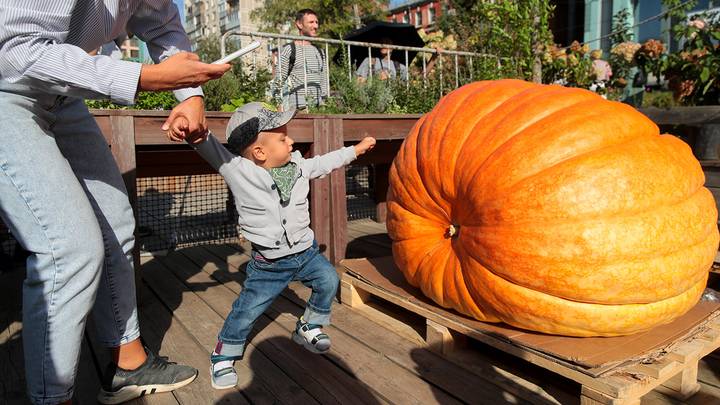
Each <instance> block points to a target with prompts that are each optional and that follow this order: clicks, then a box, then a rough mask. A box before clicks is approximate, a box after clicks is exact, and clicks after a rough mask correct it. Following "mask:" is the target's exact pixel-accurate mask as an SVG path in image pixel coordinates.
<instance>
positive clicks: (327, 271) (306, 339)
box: [292, 243, 339, 353]
mask: <svg viewBox="0 0 720 405" xmlns="http://www.w3.org/2000/svg"><path fill="white" fill-rule="evenodd" d="M300 260H301V263H302V267H301V270H300V271H299V272H298V273H297V275H296V276H295V279H296V280H300V281H301V282H302V283H303V284H304V285H306V286H307V287H310V288H311V289H312V293H311V294H310V299H308V302H307V306H306V307H305V313H304V314H303V316H302V317H301V318H300V319H299V320H298V322H297V325H296V328H295V332H293V335H292V338H293V340H294V341H295V342H296V343H298V344H302V345H303V346H304V347H305V348H306V349H308V350H310V351H311V352H313V353H325V352H327V351H328V350H330V345H331V342H330V337H329V336H328V335H327V334H325V333H323V331H322V326H324V325H329V324H330V310H331V307H332V302H333V300H334V299H335V294H336V293H337V289H338V285H339V278H338V276H337V272H336V270H335V266H333V265H332V264H330V262H329V261H328V260H327V259H326V258H325V256H323V255H322V254H321V253H320V251H319V249H318V247H317V243H313V246H312V247H311V248H310V249H308V250H307V251H306V252H305V253H304V254H303V255H302V256H301V258H300Z"/></svg>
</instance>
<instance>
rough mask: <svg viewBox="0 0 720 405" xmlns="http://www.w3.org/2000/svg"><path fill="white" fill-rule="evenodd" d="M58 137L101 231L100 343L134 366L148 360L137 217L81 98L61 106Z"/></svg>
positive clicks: (124, 363) (97, 308) (97, 313)
mask: <svg viewBox="0 0 720 405" xmlns="http://www.w3.org/2000/svg"><path fill="white" fill-rule="evenodd" d="M57 112H58V117H59V118H58V120H57V122H56V123H55V125H54V126H53V132H54V133H55V140H56V142H57V145H58V148H59V149H60V151H61V152H62V154H63V156H65V158H66V159H67V160H68V162H69V163H70V167H72V170H73V172H74V173H75V176H76V177H77V179H78V180H79V181H80V184H81V186H82V187H83V190H84V192H85V194H86V195H87V197H88V199H89V201H90V204H91V205H92V208H93V210H94V213H95V216H96V217H97V220H98V223H99V224H100V229H101V231H102V241H103V246H104V254H105V261H104V266H103V271H102V276H101V279H100V287H99V289H98V294H97V300H96V302H95V306H94V308H93V318H94V320H95V325H96V328H97V334H98V339H99V341H100V342H99V343H100V344H101V345H103V346H105V347H108V348H111V349H113V357H114V358H115V360H116V362H117V363H118V366H120V367H122V368H125V369H134V368H137V367H138V366H140V365H141V364H142V363H143V362H144V361H145V358H146V356H145V351H144V350H143V347H142V344H140V341H139V339H138V338H139V337H140V329H139V326H138V319H137V305H136V297H135V274H134V270H133V257H132V250H133V246H134V244H135V237H134V234H133V232H134V230H135V217H134V216H133V211H132V207H131V206H130V201H129V199H128V193H127V190H126V188H125V183H124V182H123V179H122V176H121V174H120V171H119V170H118V168H117V164H116V163H115V161H114V159H113V156H112V154H111V152H110V148H109V146H108V143H107V141H106V140H105V138H104V137H103V135H102V133H101V131H100V128H99V127H98V126H97V123H96V121H95V119H94V118H93V116H92V115H90V113H89V112H88V110H87V107H85V104H84V103H83V102H82V101H81V100H79V99H67V100H66V101H65V103H64V104H63V105H62V106H60V107H59V108H58V111H57Z"/></svg>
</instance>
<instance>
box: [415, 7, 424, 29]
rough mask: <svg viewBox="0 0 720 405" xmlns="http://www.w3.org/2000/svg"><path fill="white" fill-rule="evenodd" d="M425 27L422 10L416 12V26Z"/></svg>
mask: <svg viewBox="0 0 720 405" xmlns="http://www.w3.org/2000/svg"><path fill="white" fill-rule="evenodd" d="M422 25H423V23H422V10H421V9H417V10H415V26H416V27H421V26H422Z"/></svg>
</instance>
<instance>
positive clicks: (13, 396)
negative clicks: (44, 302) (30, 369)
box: [0, 270, 29, 405]
mask: <svg viewBox="0 0 720 405" xmlns="http://www.w3.org/2000/svg"><path fill="white" fill-rule="evenodd" d="M24 273H25V272H24V271H18V270H11V271H9V272H3V273H0V297H1V299H0V399H2V400H4V401H5V402H6V403H7V404H12V405H15V404H18V405H19V404H27V403H29V401H28V398H27V395H26V392H25V390H26V388H25V387H26V382H25V363H24V359H23V345H22V308H21V306H22V298H21V291H22V282H23V279H24Z"/></svg>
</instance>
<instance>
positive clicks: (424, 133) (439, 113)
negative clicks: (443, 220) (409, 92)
mask: <svg viewBox="0 0 720 405" xmlns="http://www.w3.org/2000/svg"><path fill="white" fill-rule="evenodd" d="M520 83H524V82H520ZM497 87H498V86H497V84H496V83H494V82H489V81H484V82H476V83H471V84H468V85H466V86H463V87H461V88H460V89H458V90H460V91H458V92H457V93H455V92H452V93H449V94H448V95H446V96H445V97H443V99H446V100H445V102H444V103H442V104H441V103H438V106H439V108H437V109H434V110H433V111H431V112H430V113H428V114H427V116H428V119H427V120H426V121H425V122H424V123H423V125H422V126H421V127H420V128H419V129H418V135H417V138H416V141H415V143H416V145H417V146H416V156H415V159H416V163H415V167H414V169H415V172H416V173H417V175H418V177H419V178H420V179H421V180H422V184H423V185H427V184H428V183H431V181H430V180H432V179H428V178H427V177H426V176H429V177H432V178H435V177H437V176H436V173H435V170H432V169H437V168H439V167H438V166H435V167H428V168H426V169H425V170H420V164H422V163H424V162H427V160H426V159H423V158H422V156H420V155H421V153H422V152H421V150H422V149H423V148H421V147H420V146H421V145H423V144H424V143H430V142H432V138H434V137H433V136H432V134H433V133H434V130H435V129H436V126H439V127H441V128H439V129H442V130H444V129H446V128H447V127H448V126H449V125H450V123H451V122H452V119H453V117H454V116H455V115H456V114H457V112H458V111H460V110H462V109H463V106H464V104H465V103H466V102H467V100H468V99H470V98H473V97H475V96H477V95H478V94H481V93H482V92H483V91H487V90H488V88H497ZM461 89H462V90H461ZM453 94H455V95H456V98H457V100H455V99H454V98H453ZM446 117H450V118H449V119H448V120H447V123H444V124H441V123H436V121H437V120H445V119H446ZM426 125H427V126H426ZM443 141H444V140H443V139H441V140H440V144H439V145H437V148H438V150H443V144H444V142H443ZM463 143H464V141H463ZM433 183H434V181H433ZM439 183H440V184H442V181H440V182H439ZM443 191H444V190H443V189H442V187H441V190H439V191H438V192H437V193H431V192H430V190H427V189H426V190H425V192H426V193H427V194H428V195H429V196H430V198H431V199H432V200H433V201H434V202H435V204H437V205H438V206H439V207H440V208H441V209H442V210H443V211H444V212H445V216H446V217H447V218H450V217H451V212H449V210H450V209H451V208H452V201H450V199H451V198H453V196H446V195H444V192H443ZM439 200H440V201H439ZM441 202H442V203H441Z"/></svg>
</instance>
